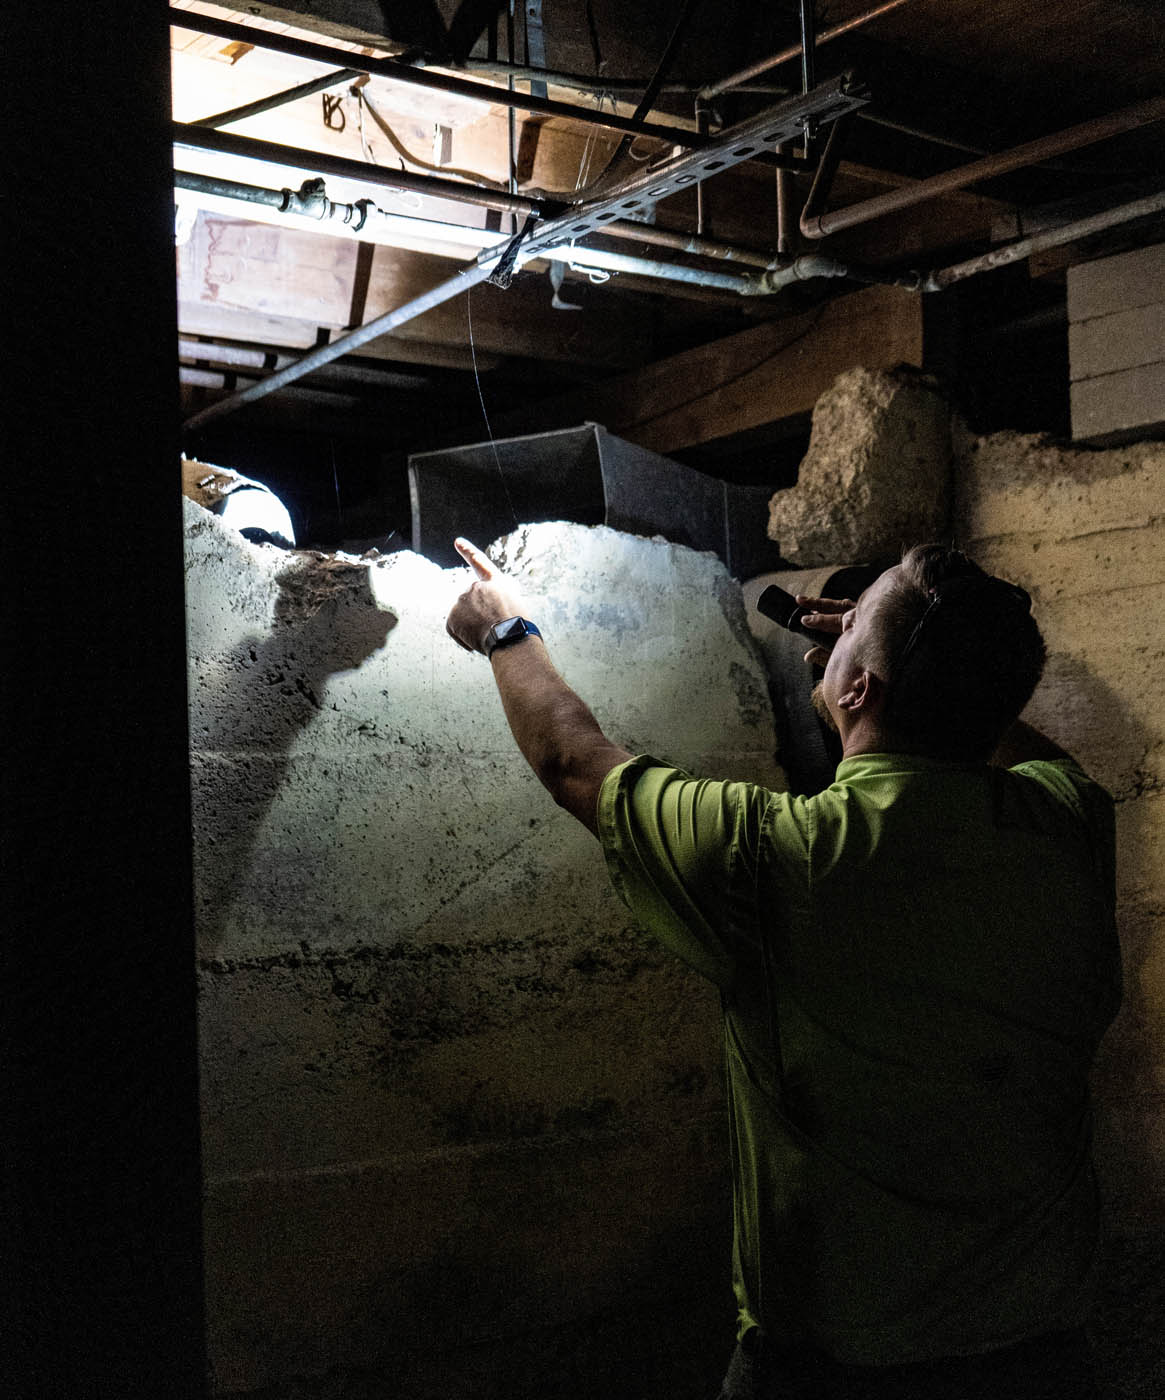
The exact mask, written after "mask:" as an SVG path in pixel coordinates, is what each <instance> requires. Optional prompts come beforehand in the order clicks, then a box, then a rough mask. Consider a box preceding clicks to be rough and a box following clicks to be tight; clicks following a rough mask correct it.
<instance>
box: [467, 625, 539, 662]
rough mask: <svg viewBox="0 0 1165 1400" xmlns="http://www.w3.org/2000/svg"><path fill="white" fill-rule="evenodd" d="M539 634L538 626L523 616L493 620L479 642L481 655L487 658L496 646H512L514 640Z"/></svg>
mask: <svg viewBox="0 0 1165 1400" xmlns="http://www.w3.org/2000/svg"><path fill="white" fill-rule="evenodd" d="M541 635H542V633H541V632H539V630H538V628H537V627H535V626H534V624H533V623H532V622H528V621H527V620H526V619H525V618H524V617H507V618H505V619H504V620H503V621H502V622H495V623H494V625H493V626H492V627H491V628H490V629H489V631H488V632H487V633H486V634H485V640H484V641H483V642H482V644H481V651H482V655H483V656H485V657H486V658H487V659H488V658H489V657H491V656H492V655H493V654H494V652H495V651H497V649H498V647H508V646H512V645H513V643H514V642H520V641H521V640H522V638H523V637H540V636H541Z"/></svg>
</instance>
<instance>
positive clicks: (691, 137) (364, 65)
mask: <svg viewBox="0 0 1165 1400" xmlns="http://www.w3.org/2000/svg"><path fill="white" fill-rule="evenodd" d="M898 3H899V4H901V3H904V0H898ZM169 19H170V23H171V25H173V26H174V27H175V28H178V29H189V30H192V31H193V32H194V33H196V34H212V35H214V36H215V37H217V38H219V39H227V40H230V41H232V42H234V43H242V44H250V45H257V46H258V47H259V48H263V49H270V50H271V51H272V52H274V53H283V54H287V55H289V56H290V57H292V58H302V59H305V60H307V61H309V62H311V63H324V64H327V65H329V66H334V65H335V63H336V60H337V58H343V59H344V60H347V61H348V62H349V63H351V64H353V65H355V66H356V68H357V71H358V72H360V73H369V74H371V75H372V76H373V77H377V78H388V79H389V80H390V81H392V82H395V83H406V84H409V85H411V86H413V87H423V88H429V89H430V90H431V91H434V92H448V93H454V94H456V95H457V96H458V97H469V98H472V99H473V100H474V101H477V102H484V103H486V104H487V105H489V106H494V107H512V108H515V109H517V110H518V111H524V112H540V113H542V114H543V115H544V116H548V117H569V118H570V120H571V121H576V122H581V123H583V124H584V125H586V126H603V127H607V128H609V129H610V130H612V131H622V132H626V133H627V134H628V135H631V136H653V137H655V138H656V139H657V140H660V141H664V142H666V143H667V144H668V145H672V146H685V147H692V148H695V147H701V146H704V145H707V144H708V143H707V141H706V140H705V141H701V140H700V138H699V137H698V136H697V134H696V133H695V132H694V131H689V130H688V129H687V128H686V127H680V126H665V125H662V124H660V123H658V122H643V121H634V120H632V119H631V118H629V117H620V116H618V115H617V114H616V113H614V112H601V111H597V110H596V109H595V108H593V107H579V106H576V105H575V104H574V103H571V102H557V101H555V100H554V99H553V98H549V97H534V96H532V95H531V94H529V93H523V92H518V91H510V90H509V89H507V88H503V87H491V86H490V85H489V84H488V83H475V82H472V81H470V80H469V79H466V78H455V77H452V76H450V75H447V74H444V73H434V72H432V71H431V70H430V69H427V68H414V67H412V66H411V65H409V64H407V63H401V62H400V61H399V60H397V59H393V58H369V57H366V56H365V55H363V54H354V53H351V52H350V51H348V50H346V49H337V48H335V47H333V46H331V45H328V44H315V43H312V42H310V41H309V40H306V39H292V38H290V37H288V36H287V35H285V34H275V33H272V31H271V30H268V29H255V28H253V27H251V26H249V25H244V24H231V23H230V21H228V20H222V19H218V18H216V17H214V16H212V15H206V14H201V13H195V12H194V11H193V10H175V9H171V10H170V11H169Z"/></svg>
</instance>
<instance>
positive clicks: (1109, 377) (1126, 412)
mask: <svg viewBox="0 0 1165 1400" xmlns="http://www.w3.org/2000/svg"><path fill="white" fill-rule="evenodd" d="M1071 402H1072V436H1073V438H1074V439H1076V441H1078V442H1079V441H1086V442H1092V443H1097V444H1103V443H1109V442H1117V441H1120V440H1121V439H1125V440H1127V439H1129V438H1132V437H1150V436H1152V435H1153V434H1154V433H1157V432H1159V431H1160V430H1161V429H1162V427H1165V363H1160V362H1158V363H1157V364H1155V365H1140V366H1138V367H1137V368H1136V369H1126V370H1121V371H1120V372H1119V373H1117V374H1102V375H1100V376H1099V377H1098V378H1095V379H1082V380H1079V381H1078V382H1077V383H1075V384H1073V385H1072V399H1071Z"/></svg>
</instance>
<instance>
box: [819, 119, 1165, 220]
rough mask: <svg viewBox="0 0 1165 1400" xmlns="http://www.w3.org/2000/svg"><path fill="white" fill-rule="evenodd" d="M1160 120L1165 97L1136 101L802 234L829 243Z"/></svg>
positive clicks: (841, 212)
mask: <svg viewBox="0 0 1165 1400" xmlns="http://www.w3.org/2000/svg"><path fill="white" fill-rule="evenodd" d="M1162 117H1165V97H1152V98H1149V99H1148V100H1146V101H1144V102H1135V103H1133V105H1132V106H1131V107H1124V108H1122V109H1121V110H1120V111H1119V112H1113V113H1111V114H1110V115H1109V116H1107V117H1095V118H1093V119H1092V120H1091V121H1086V122H1081V123H1080V124H1079V125H1077V126H1072V127H1069V128H1068V129H1067V130H1066V131H1060V132H1056V133H1055V134H1054V135H1052V136H1041V137H1039V139H1038V140H1035V141H1028V142H1025V144H1024V145H1022V146H1016V147H1014V148H1013V149H1012V150H1010V151H1000V152H999V153H998V154H997V155H992V156H986V157H984V158H983V159H982V160H976V161H972V162H971V164H970V165H961V166H959V167H958V168H957V169H955V170H946V171H943V172H942V174H940V175H932V176H931V177H930V178H929V179H926V180H919V181H917V182H916V183H915V184H912V185H904V186H903V187H902V188H901V189H897V190H890V191H889V192H888V193H886V194H880V195H875V197H874V198H873V199H864V200H861V201H860V202H859V203H857V204H851V205H849V206H848V208H845V209H835V210H833V211H832V212H831V213H828V214H810V215H809V216H806V215H804V214H803V215H802V217H801V232H802V233H803V234H804V235H805V237H806V238H825V237H827V236H828V235H829V234H831V233H840V232H841V230H842V229H847V228H854V227H856V226H857V225H858V224H866V223H869V222H870V220H872V219H880V218H882V217H883V216H884V215H886V214H894V213H897V212H898V211H899V210H900V209H910V208H912V207H913V206H914V205H916V204H923V203H925V202H926V201H927V200H929V199H936V198H937V197H938V196H939V195H944V194H950V193H952V192H953V191H955V190H961V189H964V188H965V187H966V186H967V185H971V184H974V183H975V182H976V181H977V180H987V179H990V178H992V177H993V176H996V175H1004V174H1006V173H1007V172H1008V171H1010V170H1019V169H1022V168H1023V167H1024V166H1028V165H1035V164H1037V163H1038V162H1039V161H1042V160H1046V159H1048V158H1049V157H1052V156H1058V155H1064V154H1065V153H1066V152H1068V151H1076V150H1079V149H1080V148H1081V147H1082V146H1091V145H1094V144H1095V143H1096V142H1097V141H1104V140H1107V139H1108V138H1109V137H1110V136H1119V135H1121V134H1122V133H1123V132H1126V131H1132V130H1134V129H1135V128H1136V127H1139V126H1147V125H1148V124H1149V123H1151V122H1156V121H1160V120H1161V119H1162Z"/></svg>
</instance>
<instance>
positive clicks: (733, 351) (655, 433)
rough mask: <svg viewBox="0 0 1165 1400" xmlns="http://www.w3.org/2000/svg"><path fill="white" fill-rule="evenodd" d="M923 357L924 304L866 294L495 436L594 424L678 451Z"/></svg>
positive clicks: (723, 343)
mask: <svg viewBox="0 0 1165 1400" xmlns="http://www.w3.org/2000/svg"><path fill="white" fill-rule="evenodd" d="M922 351H923V344H922V303H921V300H920V299H919V298H918V297H917V296H915V295H914V294H913V293H910V292H906V291H903V290H902V289H901V288H898V287H870V288H867V289H866V290H865V291H861V292H857V293H855V294H854V295H852V296H846V297H839V298H837V299H836V300H835V301H831V302H828V303H826V304H825V305H823V306H821V307H818V308H817V309H815V310H813V311H809V312H804V313H802V314H801V315H798V316H793V317H789V318H787V319H785V320H780V321H766V322H765V323H764V324H763V325H759V326H750V327H749V328H748V330H744V331H739V332H738V333H737V334H735V335H730V336H727V337H725V338H724V339H723V340H716V341H712V342H711V343H710V344H708V345H702V346H700V347H698V348H697V349H695V350H687V351H684V352H683V353H682V354H679V355H672V356H669V358H667V359H665V360H660V361H658V362H657V363H656V364H653V365H648V366H647V367H646V368H644V369H641V370H639V371H637V372H636V373H634V374H629V375H623V376H621V377H619V378H618V379H613V380H608V381H607V382H606V383H604V384H600V385H596V386H594V387H591V388H588V389H586V390H584V391H580V392H576V393H571V394H568V395H564V396H563V397H561V398H556V399H553V400H551V401H549V402H545V403H542V404H538V405H536V406H535V407H534V408H532V409H531V410H529V411H526V412H523V413H522V414H511V415H509V416H508V417H507V418H506V419H505V420H503V421H502V422H501V423H499V424H495V430H496V431H498V432H499V433H501V432H504V433H505V434H506V435H507V436H510V435H514V434H518V433H525V432H539V431H546V430H549V429H551V428H561V427H566V426H568V425H570V424H573V423H580V422H584V421H586V420H588V419H591V420H593V421H595V422H598V423H602V424H603V425H604V426H606V427H607V428H609V429H610V431H611V432H613V433H617V434H618V435H619V436H620V437H624V438H627V439H628V440H629V441H631V442H636V443H639V444H640V445H641V446H643V447H650V448H652V449H653V450H654V451H656V452H676V451H680V450H681V449H683V448H685V447H694V446H696V445H697V444H699V443H703V442H710V441H712V440H714V439H716V438H722V437H727V436H729V435H730V434H733V433H739V432H743V431H745V430H746V429H749V428H757V427H761V426H763V425H765V424H768V423H775V422H777V421H779V420H780V419H782V418H788V417H791V416H793V415H795V414H800V413H807V412H809V411H810V410H811V409H812V408H813V405H814V404H815V403H816V402H817V399H818V398H819V397H820V395H821V394H822V393H824V391H825V390H826V389H828V388H829V386H830V385H831V384H832V383H833V381H834V380H835V379H836V378H837V376H838V375H839V374H841V373H842V371H843V370H847V369H852V368H854V367H856V366H859V365H861V366H865V367H867V368H870V369H890V368H893V367H894V366H895V365H899V364H908V365H915V366H919V367H920V366H921V365H922Z"/></svg>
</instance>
